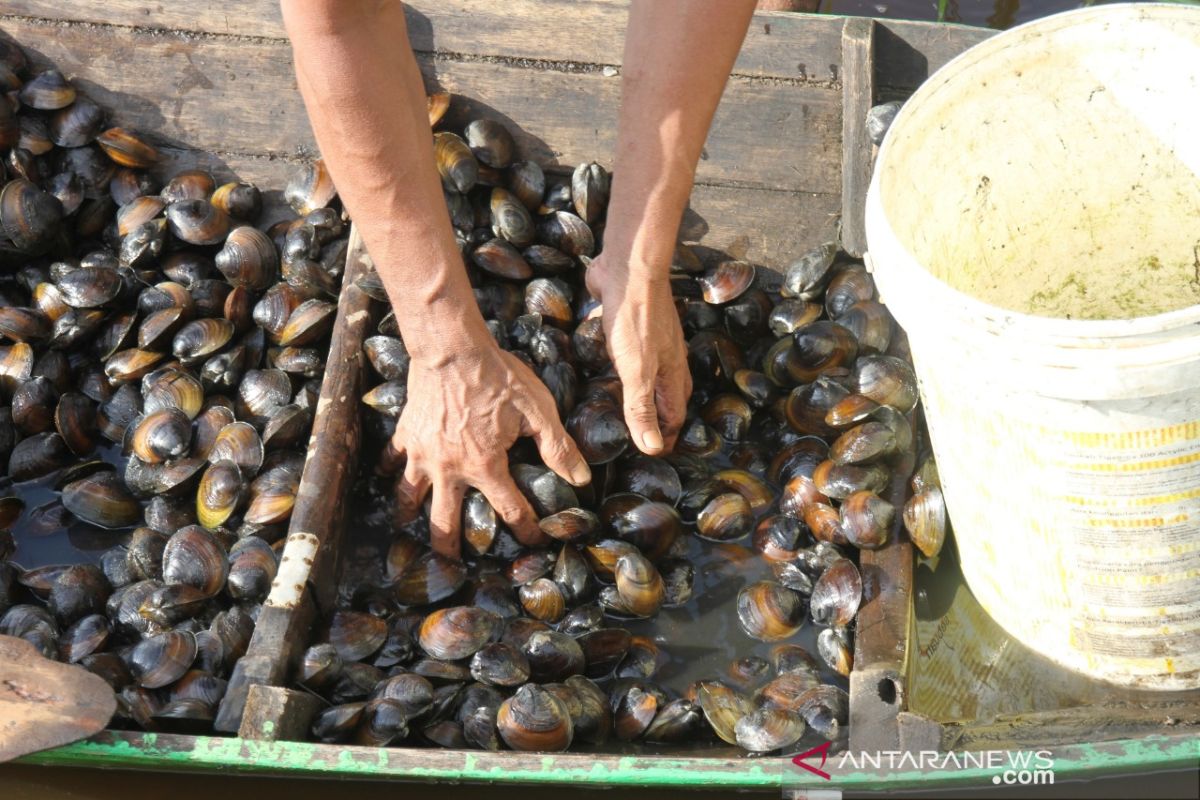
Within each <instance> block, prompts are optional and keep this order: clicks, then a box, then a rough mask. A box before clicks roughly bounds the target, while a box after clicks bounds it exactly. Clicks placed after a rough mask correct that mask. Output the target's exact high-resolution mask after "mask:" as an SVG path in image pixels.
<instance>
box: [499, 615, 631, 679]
mask: <svg viewBox="0 0 1200 800" xmlns="http://www.w3.org/2000/svg"><path fill="white" fill-rule="evenodd" d="M514 622H516V620H514ZM509 628H510V630H511V628H512V625H511V623H510V626H509ZM509 633H510V631H506V632H505V638H506V639H507V638H509ZM622 633H624V631H622ZM626 635H628V634H626ZM585 636H586V634H585ZM583 640H584V637H580V639H579V640H576V639H572V638H571V637H570V636H567V635H566V634H564V633H559V632H558V631H551V630H534V631H532V632H531V633H529V635H528V637H527V638H526V639H525V641H524V642H522V643H520V649H521V652H522V653H523V654H524V655H525V658H526V659H527V660H528V661H529V671H530V676H531V677H532V679H533V680H534V681H538V682H541V683H545V682H546V681H558V680H563V679H566V678H568V677H569V676H571V675H579V674H581V673H583V672H584V671H585V669H587V667H588V661H587V651H586V650H585V649H584V648H585V647H587V643H585V642H584V641H583ZM508 644H514V642H513V641H510V642H508ZM626 646H628V645H626ZM621 655H624V651H622V653H621ZM618 660H619V659H618ZM614 666H615V664H614ZM609 671H610V672H611V671H612V668H611V667H609Z"/></svg>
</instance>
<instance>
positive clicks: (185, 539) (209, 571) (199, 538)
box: [162, 525, 229, 597]
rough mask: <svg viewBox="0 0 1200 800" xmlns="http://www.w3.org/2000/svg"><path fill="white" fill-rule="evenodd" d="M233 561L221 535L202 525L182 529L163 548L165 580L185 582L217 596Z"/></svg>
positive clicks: (173, 582) (168, 582)
mask: <svg viewBox="0 0 1200 800" xmlns="http://www.w3.org/2000/svg"><path fill="white" fill-rule="evenodd" d="M228 575H229V561H228V557H227V555H226V553H225V548H224V547H223V546H222V545H221V543H220V541H219V540H218V539H217V537H216V536H215V535H214V534H213V533H212V532H211V531H208V530H205V529H204V528H202V527H200V526H199V525H189V526H187V527H186V528H180V529H179V530H178V531H176V532H175V533H174V534H172V535H171V537H170V538H169V539H168V540H167V543H166V545H165V546H164V547H163V555H162V578H163V582H164V583H166V584H168V585H170V584H182V585H184V586H191V587H193V588H195V589H199V590H200V591H201V592H202V593H203V594H204V595H206V596H209V597H211V596H213V595H215V594H217V592H219V591H221V589H222V587H224V586H225V579H226V578H227V577H228Z"/></svg>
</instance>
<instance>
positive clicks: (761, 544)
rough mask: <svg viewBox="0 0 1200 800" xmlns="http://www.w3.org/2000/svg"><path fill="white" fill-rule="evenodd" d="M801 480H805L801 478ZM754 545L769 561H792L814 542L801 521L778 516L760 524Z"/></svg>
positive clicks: (755, 530)
mask: <svg viewBox="0 0 1200 800" xmlns="http://www.w3.org/2000/svg"><path fill="white" fill-rule="evenodd" d="M799 480H805V479H804V478H803V477H800V478H799ZM785 496H786V494H785ZM781 510H782V507H781ZM753 544H754V549H755V550H757V551H758V552H759V553H761V554H762V556H763V558H766V559H768V560H769V561H791V560H792V559H794V558H796V557H797V556H798V555H799V554H800V549H801V548H803V547H807V546H808V545H811V544H814V540H813V537H812V534H811V533H810V532H809V530H808V527H807V526H806V525H805V524H804V522H803V521H802V520H801V519H799V518H798V517H795V516H787V515H785V514H777V515H772V516H769V517H764V518H763V519H762V520H761V521H760V522H759V523H758V526H757V527H756V528H755V529H754V537H753Z"/></svg>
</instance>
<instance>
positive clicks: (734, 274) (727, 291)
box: [698, 261, 755, 305]
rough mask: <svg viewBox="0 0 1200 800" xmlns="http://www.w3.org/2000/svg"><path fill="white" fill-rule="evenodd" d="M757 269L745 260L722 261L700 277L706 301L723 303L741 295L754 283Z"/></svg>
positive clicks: (702, 292)
mask: <svg viewBox="0 0 1200 800" xmlns="http://www.w3.org/2000/svg"><path fill="white" fill-rule="evenodd" d="M754 276H755V269H754V265H753V264H748V263H746V262H745V261H722V262H720V263H719V264H717V265H716V266H714V267H712V268H711V269H709V270H708V271H706V272H705V273H704V274H703V275H701V276H700V277H699V279H698V282H699V284H700V293H701V295H702V296H703V297H704V301H705V302H706V303H713V304H714V305H721V304H724V303H729V302H732V301H734V300H736V299H737V298H739V297H741V296H742V295H743V294H744V293H745V292H746V290H748V289H749V288H750V287H751V286H752V285H753V284H754Z"/></svg>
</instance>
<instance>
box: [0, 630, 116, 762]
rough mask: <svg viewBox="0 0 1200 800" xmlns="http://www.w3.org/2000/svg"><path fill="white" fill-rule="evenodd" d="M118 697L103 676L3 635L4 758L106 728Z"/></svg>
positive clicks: (0, 725)
mask: <svg viewBox="0 0 1200 800" xmlns="http://www.w3.org/2000/svg"><path fill="white" fill-rule="evenodd" d="M116 709H117V698H116V697H115V696H114V695H113V690H112V687H111V686H109V685H108V684H107V683H106V682H105V681H104V679H103V678H101V677H100V676H98V675H95V674H93V673H91V672H88V671H87V670H85V669H84V668H83V667H79V666H76V665H74V664H61V663H59V662H57V661H51V660H50V659H48V658H46V657H45V656H43V655H42V654H41V653H40V652H38V650H37V649H36V648H34V646H33V645H32V644H30V643H29V642H27V641H25V640H24V639H18V638H17V637H15V636H0V762H4V761H9V760H11V759H14V758H19V757H20V756H23V755H27V754H29V753H36V752H37V751H39V750H49V749H50V748H52V747H58V746H60V745H64V744H68V743H70V742H74V741H78V740H80V739H86V738H87V737H89V736H92V735H93V734H96V733H99V732H100V731H102V730H104V727H105V726H106V725H108V721H109V719H111V718H112V715H113V712H114V711H116Z"/></svg>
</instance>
